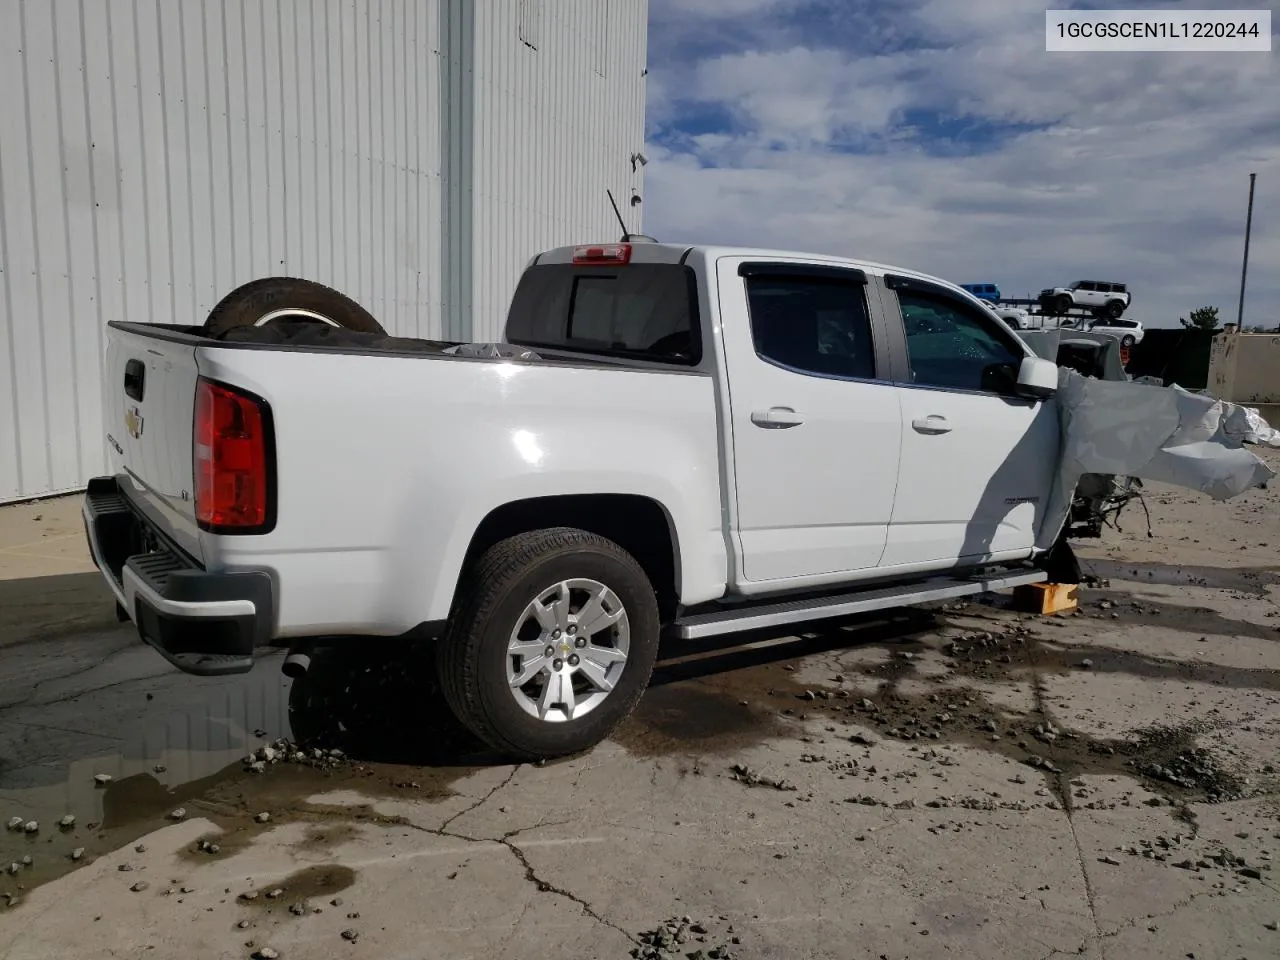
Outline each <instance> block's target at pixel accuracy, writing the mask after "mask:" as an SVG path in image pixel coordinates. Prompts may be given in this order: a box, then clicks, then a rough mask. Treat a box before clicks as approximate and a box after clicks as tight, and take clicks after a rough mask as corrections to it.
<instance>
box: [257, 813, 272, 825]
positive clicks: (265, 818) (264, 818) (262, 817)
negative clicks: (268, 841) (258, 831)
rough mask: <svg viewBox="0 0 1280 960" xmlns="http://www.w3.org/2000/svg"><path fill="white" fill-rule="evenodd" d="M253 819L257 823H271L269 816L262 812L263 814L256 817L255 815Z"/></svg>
mask: <svg viewBox="0 0 1280 960" xmlns="http://www.w3.org/2000/svg"><path fill="white" fill-rule="evenodd" d="M253 819H255V820H257V821H258V823H270V822H271V814H269V813H266V812H265V811H264V812H263V813H260V814H258V815H257V816H256V817H254V818H253Z"/></svg>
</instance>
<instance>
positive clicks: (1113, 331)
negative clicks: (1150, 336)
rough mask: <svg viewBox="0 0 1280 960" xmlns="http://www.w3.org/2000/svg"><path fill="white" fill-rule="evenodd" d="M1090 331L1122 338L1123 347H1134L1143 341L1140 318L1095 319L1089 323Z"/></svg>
mask: <svg viewBox="0 0 1280 960" xmlns="http://www.w3.org/2000/svg"><path fill="white" fill-rule="evenodd" d="M1088 330H1089V332H1090V333H1106V334H1110V335H1111V336H1113V337H1116V338H1118V339H1119V340H1120V345H1121V346H1122V347H1132V346H1134V345H1136V344H1139V343H1141V342H1142V337H1143V329H1142V323H1141V322H1140V321H1138V320H1123V319H1117V320H1095V321H1093V322H1092V323H1090V324H1089V326H1088Z"/></svg>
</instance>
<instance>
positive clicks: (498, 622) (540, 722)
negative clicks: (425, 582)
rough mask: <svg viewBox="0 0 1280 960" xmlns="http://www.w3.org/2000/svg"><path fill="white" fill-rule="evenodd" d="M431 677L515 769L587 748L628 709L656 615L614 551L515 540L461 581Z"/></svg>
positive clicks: (558, 538) (563, 535) (526, 537)
mask: <svg viewBox="0 0 1280 960" xmlns="http://www.w3.org/2000/svg"><path fill="white" fill-rule="evenodd" d="M464 579H465V582H464V585H463V587H462V592H461V595H460V599H459V601H458V604H457V605H456V607H455V610H454V615H453V617H452V618H451V619H450V624H449V629H448V631H447V633H446V635H445V636H444V637H443V638H442V640H441V641H440V645H439V649H438V653H437V669H438V671H439V676H440V685H441V687H442V689H443V690H444V694H445V698H446V699H447V700H448V702H449V705H450V706H451V707H452V708H453V711H454V713H456V714H457V716H458V719H459V720H461V721H462V723H463V724H464V725H466V726H467V727H468V728H469V729H470V730H471V731H472V732H473V733H474V734H475V735H476V736H478V737H479V738H480V739H481V740H483V741H485V742H486V743H488V744H489V745H490V746H492V747H493V748H494V749H496V750H499V751H501V752H502V753H504V754H506V755H507V756H509V757H512V758H513V759H520V760H539V759H543V758H548V757H555V756H563V755H566V754H571V753H578V752H580V751H582V750H586V749H589V748H591V747H593V746H595V745H596V744H597V743H599V742H600V741H601V740H603V739H604V738H605V737H607V736H608V735H609V733H610V732H611V731H612V730H613V729H614V728H615V727H617V725H618V724H619V723H621V722H622V720H623V719H625V718H626V717H627V715H628V714H630V713H631V711H632V710H633V709H634V708H635V705H636V703H637V702H638V701H639V699H640V696H641V695H642V694H643V693H644V691H645V688H646V687H647V686H648V684H649V677H650V675H651V674H652V672H653V663H654V660H655V659H656V657H657V652H658V628H659V619H658V604H657V598H656V597H655V595H654V591H653V586H652V585H651V584H650V583H649V579H648V577H647V576H646V575H645V572H644V570H643V569H642V568H641V566H640V564H639V563H637V562H636V560H635V558H634V557H632V556H631V555H630V554H629V553H627V552H626V551H625V550H623V549H622V548H621V547H619V546H618V545H617V544H616V543H614V542H612V541H611V540H606V539H604V538H603V537H600V536H597V535H595V534H592V533H588V532H586V531H584V530H576V529H572V528H567V527H560V528H555V529H551V530H538V531H533V532H530V533H523V534H519V535H517V536H514V537H510V538H508V539H506V540H503V541H501V542H499V543H497V544H495V545H494V546H492V547H490V548H489V549H488V550H487V551H485V553H484V555H483V556H482V557H481V558H480V560H479V561H478V562H477V563H476V564H475V565H474V566H473V567H472V568H471V569H470V570H469V571H468V573H467V574H466V576H465V578H464Z"/></svg>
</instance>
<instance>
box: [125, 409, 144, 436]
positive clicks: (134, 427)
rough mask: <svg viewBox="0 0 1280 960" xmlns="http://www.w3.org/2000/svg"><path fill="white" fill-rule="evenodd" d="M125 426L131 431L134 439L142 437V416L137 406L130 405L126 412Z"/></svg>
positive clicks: (130, 434) (130, 433)
mask: <svg viewBox="0 0 1280 960" xmlns="http://www.w3.org/2000/svg"><path fill="white" fill-rule="evenodd" d="M124 428H125V429H126V430H128V431H129V436H131V437H133V439H135V440H141V439H142V417H141V415H140V414H139V413H138V408H137V407H130V408H129V409H128V410H126V411H125V412H124Z"/></svg>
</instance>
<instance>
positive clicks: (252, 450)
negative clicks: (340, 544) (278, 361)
mask: <svg viewBox="0 0 1280 960" xmlns="http://www.w3.org/2000/svg"><path fill="white" fill-rule="evenodd" d="M270 432H271V411H270V409H269V408H268V407H267V404H266V401H264V400H261V399H259V398H258V397H255V396H252V395H250V394H247V393H242V392H240V391H239V390H234V389H232V388H230V387H225V386H223V385H222V384H218V383H213V382H212V381H209V380H205V379H204V378H201V379H200V380H198V381H197V383H196V415H195V431H194V438H193V439H194V441H195V444H194V445H195V488H196V521H197V522H198V523H199V524H200V527H201V528H202V529H204V530H208V531H210V532H212V533H266V532H267V531H268V530H269V529H270V528H271V526H272V524H273V522H274V517H272V506H273V505H272V495H273V491H272V489H271V485H272V481H273V477H272V464H271V454H272V450H271V444H272V438H271V435H270Z"/></svg>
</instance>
